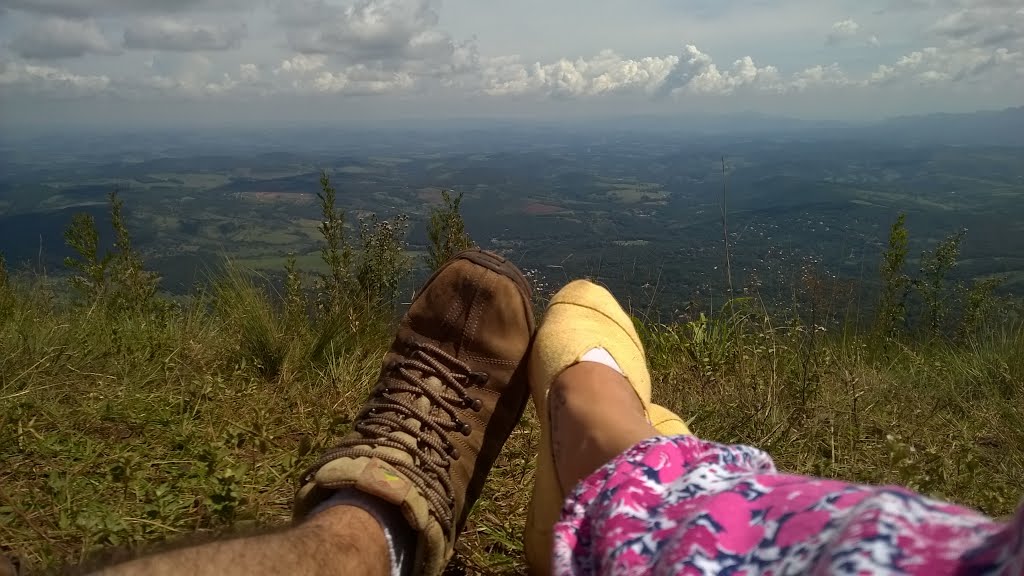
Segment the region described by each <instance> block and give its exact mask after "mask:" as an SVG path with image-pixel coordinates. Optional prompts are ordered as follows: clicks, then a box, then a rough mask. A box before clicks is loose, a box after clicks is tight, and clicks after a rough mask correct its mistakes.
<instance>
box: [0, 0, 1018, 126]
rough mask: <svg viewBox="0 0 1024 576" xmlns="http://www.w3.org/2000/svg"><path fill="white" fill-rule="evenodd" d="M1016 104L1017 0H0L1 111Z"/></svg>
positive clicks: (402, 113) (22, 122) (63, 119)
mask: <svg viewBox="0 0 1024 576" xmlns="http://www.w3.org/2000/svg"><path fill="white" fill-rule="evenodd" d="M1021 104H1024V0H777V1H768V0H628V1H627V0H516V1H509V0H0V127H2V126H3V125H5V124H6V125H8V126H15V125H16V126H36V125H39V126H45V125H58V126H59V125H62V124H69V125H70V124H76V123H78V124H90V123H92V124H104V125H135V124H138V125H145V124H154V125H160V124H166V125H187V124H191V123H198V124H209V123H215V122H224V123H236V124H254V123H255V124H260V123H262V124H273V123H290V122H297V123H302V122H322V123H342V124H344V123H346V122H351V123H359V122H364V123H365V122H370V123H372V122H376V121H382V120H386V119H392V120H393V119H402V118H418V119H431V118H433V119H437V120H439V121H443V120H444V119H449V118H456V117H466V118H525V119H529V118H535V119H543V120H557V119H559V118H574V117H579V118H586V117H609V118H610V117H616V116H632V115H675V116H679V117H687V116H696V115H717V114H734V113H749V112H756V113H763V114H771V115H784V116H792V117H797V118H807V119H830V120H871V119H878V118H883V117H887V116H894V115H905V114H915V113H926V112H939V111H950V112H959V111H972V110H979V109H998V108H1003V107H1008V106H1018V105H1021Z"/></svg>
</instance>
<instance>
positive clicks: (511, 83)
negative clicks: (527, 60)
mask: <svg viewBox="0 0 1024 576" xmlns="http://www.w3.org/2000/svg"><path fill="white" fill-rule="evenodd" d="M678 63H679V58H678V57H677V56H667V57H647V58H641V59H639V60H632V59H628V58H623V57H621V56H619V55H618V54H616V53H615V52H612V51H611V50H606V51H603V52H601V53H599V54H598V55H597V56H595V57H593V58H589V59H584V58H579V59H577V60H573V61H570V60H564V59H563V60H558V61H556V62H553V63H550V64H540V63H539V62H538V63H534V64H530V65H526V64H524V63H522V62H521V61H520V60H519V59H518V58H516V57H511V58H496V59H493V60H490V61H488V62H487V63H486V64H485V65H484V70H483V73H482V74H483V78H482V79H483V83H482V84H483V91H484V92H485V93H487V94H490V95H494V96H506V95H518V94H525V93H536V94H543V95H545V96H556V97H569V96H594V95H599V94H606V93H611V92H620V91H628V90H636V91H640V92H643V93H647V94H653V93H654V92H655V91H656V90H658V89H659V87H660V86H661V85H662V84H663V83H664V82H665V79H666V78H667V77H668V75H669V74H670V73H671V72H672V70H673V69H674V68H675V67H676V65H677V64H678Z"/></svg>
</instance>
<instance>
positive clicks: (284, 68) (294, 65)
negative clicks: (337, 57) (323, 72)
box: [274, 54, 327, 74]
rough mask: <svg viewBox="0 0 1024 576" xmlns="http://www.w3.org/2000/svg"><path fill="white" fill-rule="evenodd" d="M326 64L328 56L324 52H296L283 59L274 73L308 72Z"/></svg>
mask: <svg viewBox="0 0 1024 576" xmlns="http://www.w3.org/2000/svg"><path fill="white" fill-rule="evenodd" d="M326 64H327V56H325V55H323V54H296V55H295V56H293V57H291V58H288V59H286V60H284V61H282V62H281V64H280V65H279V66H278V67H277V68H276V69H274V74H282V73H285V74H287V73H294V74H306V73H307V72H312V71H314V70H319V69H321V68H323V67H324V65H326Z"/></svg>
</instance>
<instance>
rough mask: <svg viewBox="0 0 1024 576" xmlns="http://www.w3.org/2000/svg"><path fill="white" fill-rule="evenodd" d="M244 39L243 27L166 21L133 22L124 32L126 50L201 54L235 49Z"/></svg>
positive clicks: (163, 19) (166, 19)
mask: <svg viewBox="0 0 1024 576" xmlns="http://www.w3.org/2000/svg"><path fill="white" fill-rule="evenodd" d="M245 35H246V27H245V25H244V24H238V25H234V26H215V25H209V24H196V23H193V22H189V21H182V20H175V19H170V18H155V19H149V20H142V21H139V22H135V23H134V24H132V25H131V26H129V27H128V28H126V29H125V31H124V47H125V48H127V49H129V50H166V51H174V52H203V51H215V50H230V49H233V48H238V47H239V45H240V44H241V42H242V38H244V37H245Z"/></svg>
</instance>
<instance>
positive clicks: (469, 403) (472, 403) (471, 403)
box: [463, 396, 484, 412]
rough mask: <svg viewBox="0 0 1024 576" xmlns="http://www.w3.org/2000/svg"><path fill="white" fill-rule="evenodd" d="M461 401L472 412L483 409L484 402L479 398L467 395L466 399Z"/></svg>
mask: <svg viewBox="0 0 1024 576" xmlns="http://www.w3.org/2000/svg"><path fill="white" fill-rule="evenodd" d="M463 403H464V404H465V406H466V408H469V409H470V410H472V411H473V412H479V411H480V410H483V407H484V403H483V402H482V401H481V400H479V399H478V398H470V397H469V396H466V400H465V401H464V402H463Z"/></svg>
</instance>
